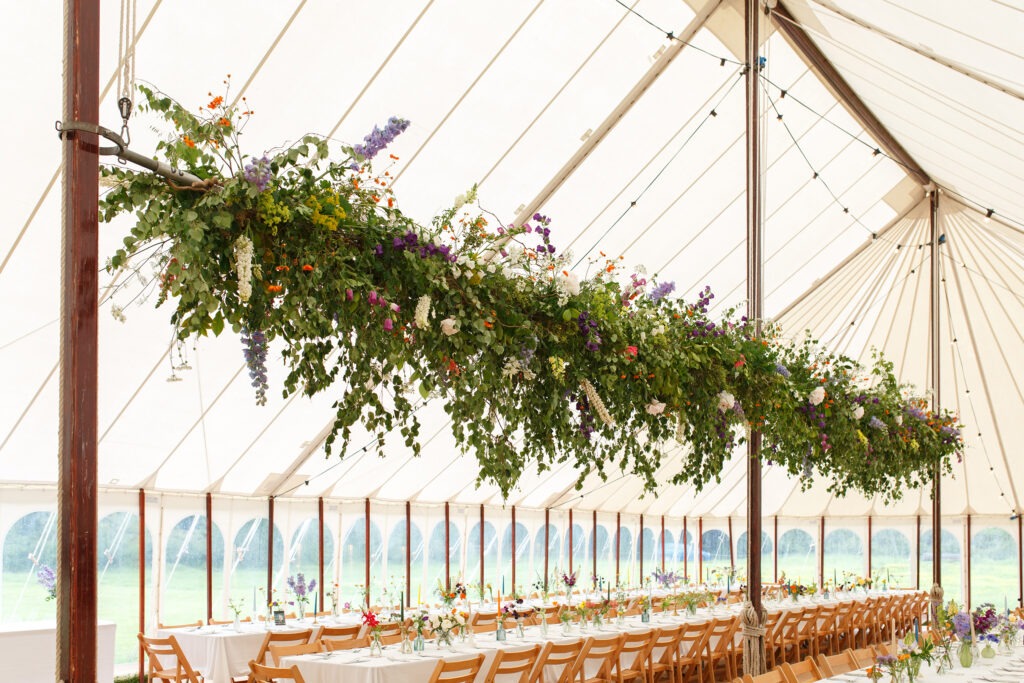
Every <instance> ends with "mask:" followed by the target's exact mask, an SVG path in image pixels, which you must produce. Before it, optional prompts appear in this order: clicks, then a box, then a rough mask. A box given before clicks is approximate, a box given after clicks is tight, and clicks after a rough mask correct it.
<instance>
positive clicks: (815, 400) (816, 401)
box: [807, 387, 825, 406]
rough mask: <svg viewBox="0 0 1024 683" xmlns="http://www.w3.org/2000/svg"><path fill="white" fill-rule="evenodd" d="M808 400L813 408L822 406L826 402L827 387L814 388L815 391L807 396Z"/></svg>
mask: <svg viewBox="0 0 1024 683" xmlns="http://www.w3.org/2000/svg"><path fill="white" fill-rule="evenodd" d="M807 400H808V401H810V402H811V405H812V406H816V405H820V404H821V402H822V401H824V400H825V387H814V391H812V392H811V393H810V394H808V395H807Z"/></svg>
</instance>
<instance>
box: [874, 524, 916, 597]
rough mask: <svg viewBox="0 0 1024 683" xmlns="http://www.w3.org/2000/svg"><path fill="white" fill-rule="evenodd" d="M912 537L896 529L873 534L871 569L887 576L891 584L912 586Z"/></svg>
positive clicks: (881, 530) (882, 530)
mask: <svg viewBox="0 0 1024 683" xmlns="http://www.w3.org/2000/svg"><path fill="white" fill-rule="evenodd" d="M910 552H911V548H910V539H908V538H907V537H906V536H905V535H904V534H903V533H901V532H899V531H897V530H896V529H879V530H878V531H876V532H874V533H873V534H872V535H871V571H872V572H873V573H874V572H877V573H878V574H879V575H880V576H884V577H887V578H888V580H889V582H890V585H893V586H910V585H911V578H912V577H911V574H910Z"/></svg>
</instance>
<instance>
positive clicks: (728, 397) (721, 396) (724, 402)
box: [718, 390, 736, 413]
mask: <svg viewBox="0 0 1024 683" xmlns="http://www.w3.org/2000/svg"><path fill="white" fill-rule="evenodd" d="M734 405H736V397H735V396H733V395H732V394H730V393H729V392H728V391H725V390H723V391H720V392H718V412H720V413H724V412H725V411H727V410H732V407H733V406H734Z"/></svg>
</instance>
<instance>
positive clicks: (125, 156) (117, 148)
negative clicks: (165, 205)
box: [54, 121, 203, 185]
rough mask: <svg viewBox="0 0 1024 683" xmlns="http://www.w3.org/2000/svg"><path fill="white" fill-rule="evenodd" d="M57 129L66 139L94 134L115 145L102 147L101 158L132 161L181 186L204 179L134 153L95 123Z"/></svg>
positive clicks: (71, 123)
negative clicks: (68, 136) (79, 133)
mask: <svg viewBox="0 0 1024 683" xmlns="http://www.w3.org/2000/svg"><path fill="white" fill-rule="evenodd" d="M54 125H55V127H56V128H57V137H59V138H60V139H62V140H63V139H64V135H65V134H66V133H72V132H75V131H82V132H85V133H92V134H93V135H98V136H100V137H103V138H106V139H107V140H110V141H111V142H113V143H114V146H113V147H100V148H99V150H98V154H99V155H100V156H116V157H117V158H118V159H120V160H122V161H130V162H132V163H133V164H137V165H139V166H142V167H143V168H145V169H146V170H148V171H152V172H153V173H156V174H157V175H160V176H163V177H164V178H167V179H168V180H173V181H174V182H176V183H178V184H179V185H195V184H197V183H202V182H203V179H202V178H199V177H198V176H194V175H192V174H191V173H186V172H185V171H181V170H179V169H177V168H174V167H173V166H169V165H168V164H165V163H164V162H162V161H157V160H156V159H152V158H150V157H147V156H143V155H141V154H139V153H138V152H133V151H132V150H130V149H128V144H127V143H126V142H125V141H124V139H123V138H122V137H121V136H120V135H118V134H117V133H115V132H114V131H112V130H110V129H109V128H104V127H103V126H98V125H96V124H95V123H83V122H81V121H57V122H56V123H55V124H54Z"/></svg>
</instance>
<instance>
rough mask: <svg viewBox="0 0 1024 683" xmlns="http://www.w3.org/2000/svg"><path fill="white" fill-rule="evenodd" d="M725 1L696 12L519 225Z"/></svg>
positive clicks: (520, 220)
mask: <svg viewBox="0 0 1024 683" xmlns="http://www.w3.org/2000/svg"><path fill="white" fill-rule="evenodd" d="M722 1H723V0H708V1H707V2H706V3H705V4H704V6H703V7H702V8H701V9H700V11H699V12H697V14H696V15H694V17H693V19H691V20H690V23H689V24H687V25H686V28H684V29H683V30H682V31H681V32H680V34H679V35H678V36H677V39H676V40H675V41H673V42H672V44H671V45H669V46H668V49H666V50H665V53H664V54H663V55H662V56H661V57H660V58H659V59H658V60H657V61H655V62H654V64H652V65H651V68H649V69H648V70H647V73H645V74H644V75H643V77H642V78H641V79H640V80H639V81H638V82H637V84H636V85H634V86H633V87H632V89H630V91H629V92H628V93H626V96H625V97H623V98H622V101H621V102H619V104H618V106H616V107H615V108H614V109H613V110H612V111H611V113H609V114H608V116H607V117H605V119H604V121H602V122H601V125H599V126H598V127H597V128H596V129H595V130H594V132H593V133H591V135H590V137H588V138H587V139H586V140H585V141H584V142H583V144H582V145H581V146H580V148H579V149H578V150H576V153H575V154H573V155H572V156H571V157H570V158H569V160H568V161H566V162H565V164H564V165H563V166H562V168H560V169H559V170H558V173H556V174H555V176H554V177H553V178H552V179H551V180H550V181H549V182H548V184H547V185H545V186H544V188H543V189H542V190H541V191H540V192H539V193H538V194H537V196H536V197H534V198H533V199H532V200H531V201H530V203H529V204H526V205H525V207H524V208H523V210H522V211H520V212H519V213H518V215H517V216H516V220H515V225H522V224H523V223H525V222H526V221H528V220H529V219H530V217H531V216H533V214H534V213H535V212H536V211H538V210H539V209H540V208H541V207H542V206H544V204H545V203H546V202H547V201H548V200H549V199H550V198H551V197H552V195H554V194H555V192H557V191H558V189H559V188H560V187H561V186H562V184H563V183H565V181H566V180H568V179H569V177H570V176H571V175H572V174H573V173H575V172H576V169H577V168H579V166H580V165H581V164H582V163H583V162H584V161H585V160H586V158H587V157H588V156H590V153H591V152H593V151H594V150H595V149H597V146H598V145H599V144H601V141H602V140H604V139H605V137H607V136H608V134H609V133H610V132H611V131H612V129H613V128H615V126H616V125H617V124H618V123H619V121H621V120H622V118H623V117H624V116H625V115H626V114H627V113H628V112H629V110H630V109H632V108H633V105H634V104H636V103H637V101H639V100H640V98H641V97H642V96H643V94H644V93H645V92H647V89H648V88H650V87H651V85H653V84H654V82H655V81H657V80H658V78H659V77H660V76H661V75H662V74H663V73H664V72H665V71H666V70H667V69H668V67H669V66H670V65H671V64H672V62H673V61H674V60H675V58H676V57H678V56H679V53H681V52H682V51H683V49H684V48H685V47H686V45H687V44H688V43H689V42H690V41H691V40H693V38H694V36H696V35H697V32H698V31H700V29H701V28H703V26H704V24H705V23H706V22H707V20H708V19H709V18H710V17H711V15H712V14H714V13H715V10H717V9H718V7H719V6H720V5H721V4H722Z"/></svg>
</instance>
